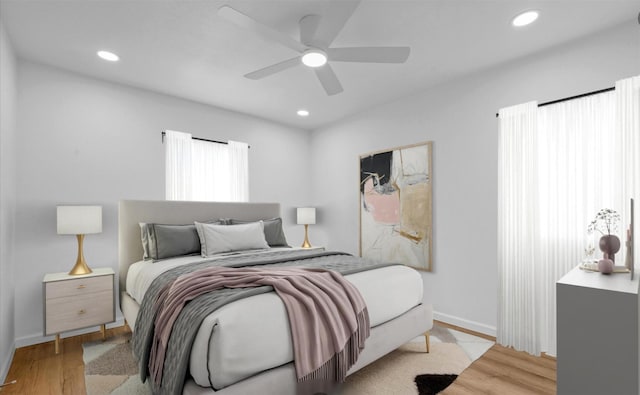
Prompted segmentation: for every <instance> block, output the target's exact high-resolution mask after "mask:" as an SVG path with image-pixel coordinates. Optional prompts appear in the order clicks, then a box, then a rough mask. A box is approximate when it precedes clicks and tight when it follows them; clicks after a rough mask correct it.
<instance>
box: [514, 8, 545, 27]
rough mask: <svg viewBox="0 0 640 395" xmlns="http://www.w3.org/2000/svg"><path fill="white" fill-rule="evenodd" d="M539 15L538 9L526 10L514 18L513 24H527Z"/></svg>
mask: <svg viewBox="0 0 640 395" xmlns="http://www.w3.org/2000/svg"><path fill="white" fill-rule="evenodd" d="M538 15H539V14H538V11H525V12H523V13H521V14H518V15H517V16H516V17H515V18H513V20H512V21H511V24H512V25H513V26H515V27H522V26H527V25H528V24H530V23H533V22H534V21H535V20H536V19H538Z"/></svg>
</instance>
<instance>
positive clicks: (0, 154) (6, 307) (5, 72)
mask: <svg viewBox="0 0 640 395" xmlns="http://www.w3.org/2000/svg"><path fill="white" fill-rule="evenodd" d="M16 78H17V77H16V57H15V54H14V52H13V48H12V46H11V42H10V40H9V37H8V36H7V33H6V31H5V30H4V26H3V24H2V20H1V19H0V383H3V382H4V379H5V377H6V375H7V371H8V370H9V365H10V363H11V358H12V356H13V351H14V349H15V344H14V337H15V333H14V325H13V322H14V321H13V312H14V304H13V301H14V282H13V279H14V269H13V264H14V248H13V235H14V217H15V214H14V213H15V200H16V168H15V158H16V157H15V148H16V101H17V93H16Z"/></svg>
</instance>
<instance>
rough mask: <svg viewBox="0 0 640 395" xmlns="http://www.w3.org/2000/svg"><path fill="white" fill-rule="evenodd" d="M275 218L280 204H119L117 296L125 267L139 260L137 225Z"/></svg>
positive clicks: (158, 202)
mask: <svg viewBox="0 0 640 395" xmlns="http://www.w3.org/2000/svg"><path fill="white" fill-rule="evenodd" d="M276 217H280V203H222V202H180V201H170V200H122V201H120V203H119V205H118V260H119V275H120V292H124V291H125V290H126V284H127V271H128V270H129V265H131V264H132V263H134V262H137V261H139V260H141V259H142V242H141V240H140V225H139V223H140V222H146V223H157V224H171V225H179V224H190V223H193V221H207V220H213V219H218V218H235V219H239V220H244V221H257V220H259V219H267V218H276Z"/></svg>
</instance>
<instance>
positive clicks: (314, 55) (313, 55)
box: [302, 49, 327, 67]
mask: <svg viewBox="0 0 640 395" xmlns="http://www.w3.org/2000/svg"><path fill="white" fill-rule="evenodd" d="M302 63H303V64H304V65H305V66H307V67H320V66H324V65H325V64H326V63H327V54H326V53H325V52H324V51H321V50H319V49H310V50H308V51H306V52H305V53H304V55H302Z"/></svg>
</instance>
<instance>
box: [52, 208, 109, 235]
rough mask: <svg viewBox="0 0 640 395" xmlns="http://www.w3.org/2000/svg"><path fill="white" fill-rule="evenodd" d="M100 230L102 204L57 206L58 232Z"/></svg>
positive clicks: (65, 233) (75, 233) (72, 232)
mask: <svg viewBox="0 0 640 395" xmlns="http://www.w3.org/2000/svg"><path fill="white" fill-rule="evenodd" d="M100 232H102V206H58V234H59V235H86V234H91V233H100Z"/></svg>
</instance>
